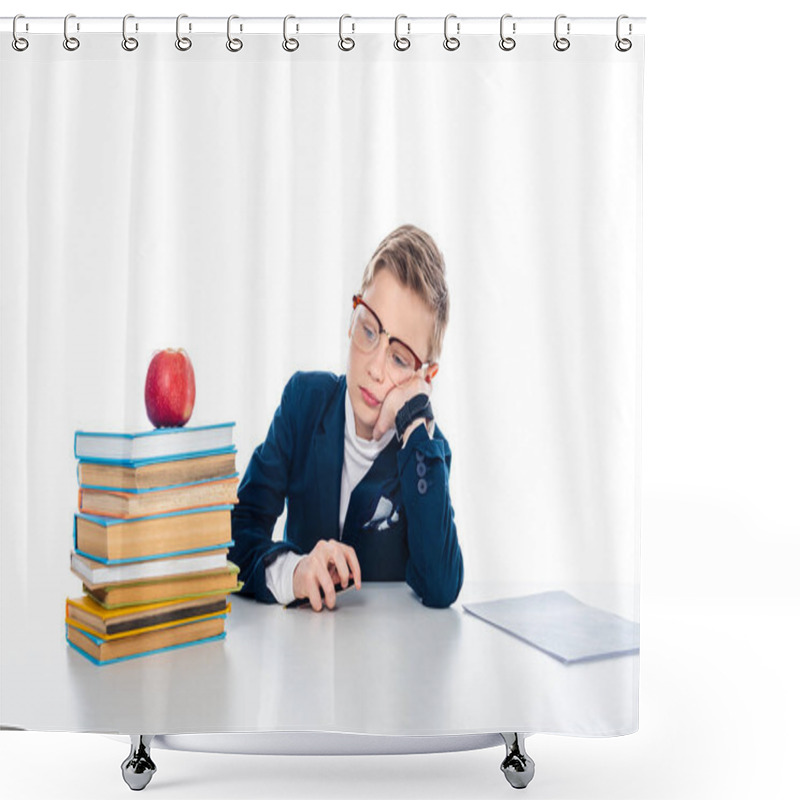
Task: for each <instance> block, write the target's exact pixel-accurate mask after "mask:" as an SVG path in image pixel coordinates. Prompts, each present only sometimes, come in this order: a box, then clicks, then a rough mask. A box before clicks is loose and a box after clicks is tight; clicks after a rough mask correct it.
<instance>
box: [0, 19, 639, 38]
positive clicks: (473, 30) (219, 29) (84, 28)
mask: <svg viewBox="0 0 800 800" xmlns="http://www.w3.org/2000/svg"><path fill="white" fill-rule="evenodd" d="M182 16H183V18H182V19H181V29H182V30H184V31H188V32H190V33H192V34H198V33H215V34H219V33H225V32H226V30H227V25H228V18H227V17H194V16H191V15H185V16H184V15H182ZM559 16H560V20H559V25H560V26H563V28H566V26H567V25H569V33H570V34H572V35H575V34H577V35H580V34H600V35H603V34H605V35H614V34H615V32H616V30H617V28H616V26H617V18H616V17H570V16H566V15H559ZM645 21H646V18H645V17H625V18H624V20H623V32H624V34H625V35H631V34H642V33H644V25H645ZM13 22H14V19H13V17H1V18H0V31H3V32H9V33H10V32H11V31H12V28H13ZM554 22H555V17H513V16H507V18H506V20H505V26H506V30H507V31H508V33H513V35H518V36H521V35H526V34H548V33H549V34H552V33H553V30H554ZM64 23H65V18H64V17H27V16H24V15H23V16H20V18H19V19H18V20H17V33H18V34H22V33H30V34H37V33H60V34H63V33H64ZM68 24H69V30H70V33H72V32H80V33H120V32H121V30H122V17H81V16H77V15H75V16H70V19H69V21H68ZM231 24H232V30H235V31H236V32H237V33H245V34H281V33H283V31H284V17H238V16H237V17H235V18H234V19H233V20H231ZM395 24H396V21H395V18H394V17H357V16H351V15H349V14H348V15H345V19H344V20H342V21H341V22H340V19H339V17H302V16H292V17H291V21H290V27H289V30H291V31H292V32H294V33H299V34H337V33H339V30H340V25H342V26H343V28H342V29H343V30H344V32H345V33H347V34H352V33H356V34H357V33H386V32H393V31H394V30H395ZM397 24H399V25H400V29H401V31H402V32H403V34H404V35H405V34H407V33H412V34H419V35H424V34H436V35H441V34H442V31H443V25H444V17H409V16H402V18H400V19H399V21H398V22H397ZM499 25H500V17H458V16H452V17H451V18H450V20H449V26H450V30H452V31H453V33H455V34H456V35H470V34H490V33H491V34H495V33H497V32H498V30H499ZM127 27H128V31H129V32H132V31H138V32H150V33H161V32H164V33H167V32H171V33H174V32H175V29H176V17H136V16H131V17H130V18H129V19H128V23H127Z"/></svg>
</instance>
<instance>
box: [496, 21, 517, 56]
mask: <svg viewBox="0 0 800 800" xmlns="http://www.w3.org/2000/svg"><path fill="white" fill-rule="evenodd" d="M507 19H511V14H503V16H502V17H500V49H501V50H505V51H506V52H508V51H509V50H513V49H514V48H515V47H516V46H517V41H516V39H512V38H511V37H510V36H504V35H503V24H504V23H505V21H506V20H507Z"/></svg>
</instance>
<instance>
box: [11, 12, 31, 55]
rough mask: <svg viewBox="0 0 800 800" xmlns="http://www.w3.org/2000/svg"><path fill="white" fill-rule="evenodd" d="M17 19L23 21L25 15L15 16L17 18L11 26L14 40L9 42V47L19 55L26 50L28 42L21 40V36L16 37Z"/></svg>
mask: <svg viewBox="0 0 800 800" xmlns="http://www.w3.org/2000/svg"><path fill="white" fill-rule="evenodd" d="M18 19H25V15H24V14H17V16H16V17H14V22H13V24H12V26H11V33H12V35H13V37H14V38H13V39H12V40H11V46H12V47H13V48H14V49H15V50H16V51H17V52H18V53H21V52H23V51H24V50H27V49H28V44H29V42H28V40H27V39H25V38H23V37H22V36H18V35H17V20H18Z"/></svg>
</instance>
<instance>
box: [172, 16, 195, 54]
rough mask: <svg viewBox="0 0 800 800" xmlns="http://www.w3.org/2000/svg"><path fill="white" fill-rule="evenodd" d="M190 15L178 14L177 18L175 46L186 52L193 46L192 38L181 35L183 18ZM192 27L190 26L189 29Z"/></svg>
mask: <svg viewBox="0 0 800 800" xmlns="http://www.w3.org/2000/svg"><path fill="white" fill-rule="evenodd" d="M188 16H189V15H188V14H178V18H177V19H176V20H175V47H177V48H178V50H180V51H181V52H185V51H186V50H188V49H189V48H190V47H191V46H192V40H191V39H190V38H189V37H188V36H181V20H182V19H186V18H187V17H188ZM191 29H192V28H191V26H190V27H189V30H191Z"/></svg>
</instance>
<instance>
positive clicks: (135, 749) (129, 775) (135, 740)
mask: <svg viewBox="0 0 800 800" xmlns="http://www.w3.org/2000/svg"><path fill="white" fill-rule="evenodd" d="M130 736H131V752H130V753H129V754H128V757H127V758H126V759H125V760H124V761H123V762H122V778H123V780H124V781H125V783H127V784H128V786H130V787H131V789H133V790H134V791H135V792H138V791H141V790H142V789H144V787H145V786H147V784H148V783H150V779H151V778H152V777H153V774H154V773H155V771H156V765H155V764H154V763H153V759H152V758H150V742H152V741H153V737H152V736H145V735H143V734H133V733H132V734H131V735H130Z"/></svg>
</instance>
